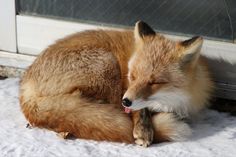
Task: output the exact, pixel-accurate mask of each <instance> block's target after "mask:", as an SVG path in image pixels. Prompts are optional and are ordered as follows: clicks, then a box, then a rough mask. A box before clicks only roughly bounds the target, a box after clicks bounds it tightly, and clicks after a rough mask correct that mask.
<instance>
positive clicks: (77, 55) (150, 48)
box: [20, 30, 206, 143]
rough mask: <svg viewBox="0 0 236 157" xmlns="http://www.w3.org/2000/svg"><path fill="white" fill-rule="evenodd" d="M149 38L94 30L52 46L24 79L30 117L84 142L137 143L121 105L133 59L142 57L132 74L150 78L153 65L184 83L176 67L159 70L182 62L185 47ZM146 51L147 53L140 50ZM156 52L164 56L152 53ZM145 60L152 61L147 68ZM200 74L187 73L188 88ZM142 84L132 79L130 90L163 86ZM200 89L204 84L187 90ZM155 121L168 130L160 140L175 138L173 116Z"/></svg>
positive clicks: (22, 89)
mask: <svg viewBox="0 0 236 157" xmlns="http://www.w3.org/2000/svg"><path fill="white" fill-rule="evenodd" d="M144 40H145V43H143V42H142V41H137V40H135V38H134V33H133V32H132V31H130V30H125V31H111V30H92V31H85V32H81V33H77V34H74V35H71V36H68V37H66V38H64V39H62V40H59V41H57V42H56V43H55V44H53V45H51V46H49V47H48V48H47V49H46V50H45V51H44V52H43V53H42V54H41V55H40V56H38V58H37V59H36V60H35V62H34V63H33V64H32V65H31V66H30V67H29V69H28V70H27V71H26V73H25V75H24V76H23V78H22V81H21V84H20V105H21V109H22V111H23V113H24V115H25V117H26V118H27V120H28V121H29V122H30V123H31V125H33V126H36V127H42V128H47V129H50V130H54V131H56V132H58V133H60V132H69V133H71V134H73V135H75V136H76V137H78V138H84V139H94V140H108V141H117V142H127V143H133V142H134V138H133V135H132V131H133V124H132V121H131V118H130V117H129V116H128V115H127V114H125V113H124V112H123V109H122V107H121V98H122V95H123V94H124V92H125V91H126V90H127V88H128V84H129V81H128V78H127V75H128V62H129V61H130V60H131V58H132V57H133V56H137V55H138V57H136V58H137V59H136V60H135V62H133V63H132V65H136V66H135V67H136V69H137V70H131V74H130V75H135V77H141V76H147V74H150V73H152V72H150V70H151V68H150V66H154V69H155V67H158V69H156V71H155V72H156V74H157V75H156V76H153V79H156V78H157V77H158V79H168V81H170V82H171V83H172V84H175V85H176V86H179V85H180V84H181V83H182V82H183V78H182V77H179V76H178V75H177V74H176V73H174V74H176V75H171V76H170V75H169V73H172V72H173V70H174V69H170V71H164V70H165V69H162V68H159V67H161V66H164V65H165V64H169V63H172V62H177V61H178V57H179V55H180V54H179V53H175V54H174V52H176V50H178V52H180V50H181V51H182V49H184V48H183V47H182V46H180V45H178V44H177V43H175V42H173V41H171V40H169V39H166V38H164V37H163V36H161V35H156V36H153V37H145V39H144ZM157 43H159V44H157ZM141 49H142V51H145V53H143V52H140V51H141ZM154 51H155V52H157V51H158V52H159V53H155V54H154V53H149V52H154ZM149 54H150V56H148V55H149ZM151 54H152V55H151ZM147 56H148V57H147ZM143 58H145V59H147V60H146V62H145V64H144V62H143ZM146 63H148V64H146ZM193 69H194V68H193ZM203 69H204V68H203V67H202V69H201V70H203ZM204 70H205V69H204ZM159 73H160V74H162V75H158V74H159ZM194 75H195V73H194V72H192V71H191V70H186V77H187V78H188V79H189V82H188V84H191V83H192V82H196V80H195V76H194ZM181 76H182V75H181ZM134 79H135V78H134ZM141 80H142V81H143V82H142V81H141V82H139V85H140V87H139V88H138V87H137V86H136V85H137V84H136V85H135V87H134V85H133V84H132V81H131V83H130V84H131V85H130V87H129V88H128V91H129V92H130V91H132V89H133V91H135V92H136V91H139V89H140V88H143V89H145V92H143V93H150V92H149V91H152V92H151V93H153V92H156V91H158V90H159V88H160V87H159V86H153V87H150V89H149V88H147V87H144V86H145V85H146V82H147V81H150V80H147V79H146V80H145V78H143V79H141ZM172 80H174V81H172ZM200 83H204V80H202V81H201V82H199V84H200ZM205 84H206V83H205ZM197 86H198V83H197V84H196V86H192V87H187V86H186V88H195V87H197ZM137 88H138V89H137ZM199 90H200V89H199ZM199 90H198V89H196V90H194V92H196V93H197V92H199ZM189 91H192V89H189ZM126 93H127V92H126ZM130 93H132V92H130ZM136 94H137V92H136ZM136 94H134V97H135V96H136ZM149 95H150V94H148V95H147V96H146V97H148V96H149ZM199 97H201V96H199ZM200 99H201V98H196V101H204V100H205V99H204V100H200ZM163 114H165V113H163ZM166 114H168V113H166ZM168 115H169V114H168ZM155 117H156V118H154V119H155V122H157V123H158V124H160V125H162V126H165V127H164V130H162V128H161V127H158V126H156V129H155V130H156V133H155V138H156V140H157V141H166V140H169V139H170V138H169V137H168V135H169V134H170V132H174V130H173V129H174V128H173V127H172V126H173V125H168V124H172V123H175V122H176V121H174V120H171V116H170V118H169V119H168V118H166V119H164V120H166V121H165V122H166V123H167V125H164V124H165V122H163V121H162V120H163V118H162V114H158V115H156V116H155ZM164 117H165V116H164ZM155 122H153V123H154V124H155ZM154 128H155V127H154ZM171 129H172V130H171ZM167 130H168V131H167Z"/></svg>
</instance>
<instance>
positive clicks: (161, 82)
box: [148, 81, 168, 85]
mask: <svg viewBox="0 0 236 157" xmlns="http://www.w3.org/2000/svg"><path fill="white" fill-rule="evenodd" d="M167 83H168V82H167V81H151V82H148V84H149V85H155V84H167Z"/></svg>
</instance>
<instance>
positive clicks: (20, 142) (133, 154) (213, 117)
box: [0, 78, 236, 157]
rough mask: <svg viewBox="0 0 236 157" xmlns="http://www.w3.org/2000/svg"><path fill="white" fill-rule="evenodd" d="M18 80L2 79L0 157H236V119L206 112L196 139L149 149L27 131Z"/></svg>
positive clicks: (198, 120) (199, 121)
mask: <svg viewBox="0 0 236 157" xmlns="http://www.w3.org/2000/svg"><path fill="white" fill-rule="evenodd" d="M18 84H19V79H18V78H9V79H5V80H0V157H2V156H4V157H5V156H14V157H18V156H27V157H28V156H29V157H34V156H36V157H38V156H40V157H41V156H45V157H51V156H62V157H64V156H83V157H87V156H93V157H113V156H119V157H139V156H140V157H154V156H155V157H158V156H160V157H163V156H167V157H168V156H171V157H172V156H176V157H201V156H202V157H222V156H224V157H231V156H232V157H233V156H236V117H233V116H230V115H228V114H226V113H219V112H217V111H214V110H205V111H203V112H202V113H201V114H200V115H199V116H198V117H197V118H196V119H195V120H193V123H192V124H191V127H192V129H193V134H192V136H191V137H190V138H189V139H187V140H186V141H184V142H172V143H162V144H155V145H152V146H151V147H148V148H142V147H140V146H136V145H127V144H121V143H111V142H110V143H109V142H96V141H91V140H90V141H89V140H81V139H77V140H63V139H60V138H58V137H57V136H56V134H55V133H54V132H52V131H48V130H44V129H37V128H33V129H27V128H26V124H27V121H26V120H25V118H24V116H23V114H22V113H21V111H20V107H19V102H18Z"/></svg>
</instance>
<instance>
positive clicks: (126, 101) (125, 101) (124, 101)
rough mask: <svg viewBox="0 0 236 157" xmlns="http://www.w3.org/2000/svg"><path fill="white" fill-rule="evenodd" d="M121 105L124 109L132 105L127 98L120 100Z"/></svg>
mask: <svg viewBox="0 0 236 157" xmlns="http://www.w3.org/2000/svg"><path fill="white" fill-rule="evenodd" d="M122 104H123V106H125V107H130V106H131V105H132V101H130V100H129V99H128V98H124V99H123V100H122Z"/></svg>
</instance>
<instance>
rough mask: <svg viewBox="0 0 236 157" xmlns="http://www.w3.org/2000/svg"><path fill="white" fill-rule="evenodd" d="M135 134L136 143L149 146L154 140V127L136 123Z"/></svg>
mask: <svg viewBox="0 0 236 157" xmlns="http://www.w3.org/2000/svg"><path fill="white" fill-rule="evenodd" d="M133 136H134V139H135V143H136V144H138V145H140V146H143V147H148V146H150V145H151V144H152V141H153V136H154V133H153V128H152V127H149V126H145V125H136V126H135V128H134V130H133Z"/></svg>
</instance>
